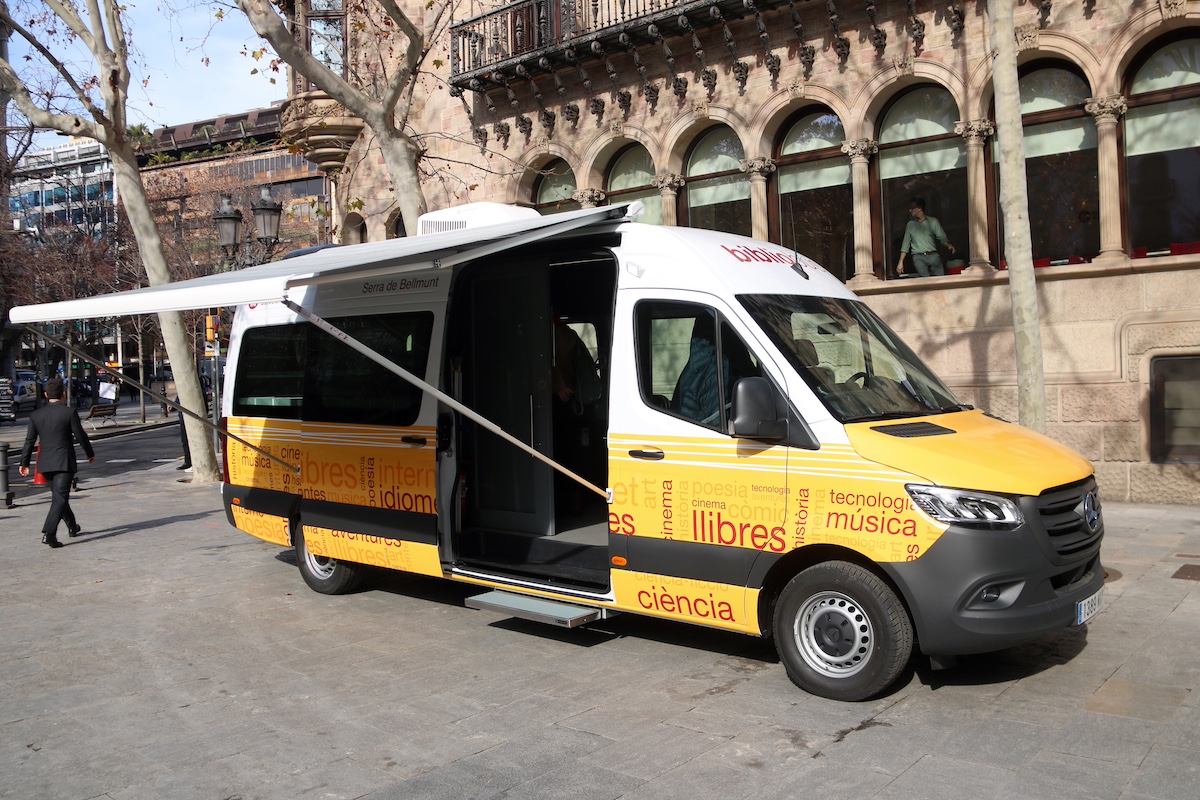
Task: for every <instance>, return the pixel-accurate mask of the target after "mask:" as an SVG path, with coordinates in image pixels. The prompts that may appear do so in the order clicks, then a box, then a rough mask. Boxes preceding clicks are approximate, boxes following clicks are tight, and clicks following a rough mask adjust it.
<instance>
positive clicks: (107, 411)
mask: <svg viewBox="0 0 1200 800" xmlns="http://www.w3.org/2000/svg"><path fill="white" fill-rule="evenodd" d="M97 420H99V422H97ZM83 421H84V422H88V423H91V426H92V430H96V429H97V428H99V427H100V425H103V424H104V423H106V422H110V421H111V422H112V423H113V424H114V425H116V424H117V404H116V403H99V404H97V405H94V406H92V407H91V408H89V409H88V413H87V416H86V417H84V418H83Z"/></svg>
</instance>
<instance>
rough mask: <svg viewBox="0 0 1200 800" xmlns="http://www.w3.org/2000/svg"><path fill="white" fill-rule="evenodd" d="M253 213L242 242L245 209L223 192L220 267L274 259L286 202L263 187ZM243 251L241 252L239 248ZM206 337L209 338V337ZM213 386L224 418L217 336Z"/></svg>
mask: <svg viewBox="0 0 1200 800" xmlns="http://www.w3.org/2000/svg"><path fill="white" fill-rule="evenodd" d="M250 213H251V214H252V215H253V217H254V229H253V231H251V230H249V229H247V231H246V239H245V241H244V242H243V241H242V212H241V210H240V209H237V208H234V206H233V198H232V197H231V196H230V195H228V194H223V195H221V207H220V208H218V209H217V210H216V211H214V212H213V215H212V220H213V222H214V223H215V224H216V226H217V241H218V242H219V243H220V245H221V264H220V266H219V269H236V268H241V267H249V266H253V265H255V264H261V263H265V262H267V261H270V260H271V255H272V254H273V253H274V251H275V246H276V245H278V244H279V220H280V217H281V216H282V214H283V204H282V203H279V202H277V201H276V200H275V199H274V198H272V197H271V187H270V186H263V187H261V188H260V190H259V196H258V199H257V200H255V201H254V202H253V203H251V204H250ZM256 239H257V240H258V244H259V248H258V250H260V251H261V253H262V258H261V260H260V259H259V258H258V252H256V249H255V246H254V242H255V240H256ZM239 249H240V250H241V251H242V252H241V253H240V254H239V252H238V250H239ZM206 338H208V337H207V336H206ZM210 374H211V378H212V387H213V398H212V399H213V421H214V422H216V421H217V420H218V419H219V418H220V408H221V378H222V375H221V343H220V341H219V339H216V338H215V337H214V341H213V348H212V371H211V373H210ZM214 445H215V448H216V449H217V450H218V451H219V450H220V447H221V442H220V438H219V437H217V436H216V435H215V434H214Z"/></svg>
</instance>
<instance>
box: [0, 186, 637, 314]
mask: <svg viewBox="0 0 1200 800" xmlns="http://www.w3.org/2000/svg"><path fill="white" fill-rule="evenodd" d="M641 211H642V204H641V203H640V202H639V201H633V202H630V203H617V204H614V205H611V206H601V207H599V208H588V209H583V210H580V211H568V212H564V213H561V214H552V215H548V216H544V217H542V216H538V217H532V218H528V219H520V220H516V221H512V222H503V223H500V224H496V225H487V226H485V227H481V228H467V229H465V230H456V231H451V232H448V233H441V234H430V235H428V236H418V237H412V238H404V239H388V240H386V241H382V242H370V243H367V244H359V245H352V246H349V247H333V248H328V249H325V250H321V251H319V252H315V253H309V254H308V255H303V256H299V257H297V258H291V259H286V260H280V261H273V262H271V263H269V264H260V265H258V266H254V267H246V268H245V269H240V270H235V271H232V272H220V273H216V274H214V275H206V276H204V277H201V278H193V279H192V280H187V281H179V282H177V283H168V284H165V285H162V286H151V287H147V288H142V289H131V290H129V291H126V292H115V293H112V294H104V295H97V296H95V297H85V298H81V299H78V300H63V301H60V302H57V303H41V304H38V305H27V306H16V307H14V308H12V309H11V310H10V311H9V319H10V320H11V321H12V322H16V323H22V322H26V323H28V322H49V321H52V320H62V319H90V318H93V317H112V316H125V315H130V314H153V313H157V312H160V311H184V310H188V309H194V308H212V307H220V306H238V305H246V304H249V303H266V302H270V301H273V300H276V301H277V300H282V299H283V298H284V297H285V296H286V295H287V292H288V290H289V289H291V288H293V287H299V286H307V285H311V284H317V283H329V282H334V281H351V280H359V279H362V278H366V277H376V278H377V277H380V276H383V275H390V274H397V273H401V272H408V271H412V270H418V269H427V268H428V267H429V266H430V263H431V262H432V264H433V266H434V267H446V266H451V265H453V264H455V263H460V262H462V261H468V260H471V259H472V258H477V257H481V256H484V255H487V254H490V253H495V252H501V251H503V250H508V249H512V248H514V247H519V246H521V245H523V244H527V243H529V242H532V241H540V240H545V239H549V238H552V237H555V236H561V235H565V234H568V233H571V232H574V231H578V230H580V229H583V228H592V229H599V228H609V227H612V226H615V225H616V224H618V223H620V222H622V221H627V220H630V219H632V218H635V217H637V216H639V215H640V214H641Z"/></svg>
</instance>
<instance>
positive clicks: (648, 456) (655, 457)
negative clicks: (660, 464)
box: [629, 450, 667, 461]
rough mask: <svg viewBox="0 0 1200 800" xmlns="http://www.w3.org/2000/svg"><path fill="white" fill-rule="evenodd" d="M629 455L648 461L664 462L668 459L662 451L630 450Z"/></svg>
mask: <svg viewBox="0 0 1200 800" xmlns="http://www.w3.org/2000/svg"><path fill="white" fill-rule="evenodd" d="M629 455H631V456H633V457H634V458H641V459H644V460H646V461H662V460H663V459H664V458H666V457H667V454H666V453H664V452H663V451H662V450H630V451H629Z"/></svg>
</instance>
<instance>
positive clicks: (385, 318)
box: [304, 311, 433, 425]
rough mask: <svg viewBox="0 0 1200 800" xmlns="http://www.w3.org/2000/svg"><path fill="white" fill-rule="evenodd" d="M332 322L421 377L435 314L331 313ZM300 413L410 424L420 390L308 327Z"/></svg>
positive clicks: (371, 422) (320, 418) (314, 418)
mask: <svg viewBox="0 0 1200 800" xmlns="http://www.w3.org/2000/svg"><path fill="white" fill-rule="evenodd" d="M329 322H330V324H332V325H334V326H335V327H337V328H339V329H341V330H343V331H345V332H346V333H348V334H349V335H350V336H352V337H354V338H355V339H357V340H358V341H360V342H362V343H363V344H365V345H366V346H367V347H370V348H371V349H372V350H374V351H376V352H377V353H379V354H380V355H382V356H384V357H385V358H387V359H390V360H391V361H393V362H394V363H396V364H398V365H399V366H401V367H403V368H404V369H406V370H408V371H409V372H411V373H413V374H414V375H416V376H417V377H419V378H424V377H425V367H426V364H427V362H428V360H429V339H430V335H431V333H432V331H433V314H432V313H431V312H428V311H423V312H419V313H413V314H385V315H381V316H373V317H346V318H342V319H330V320H329ZM311 330H312V332H311V333H310V337H311V338H310V340H309V351H310V352H309V375H310V379H309V383H308V385H307V387H306V388H307V391H306V393H305V395H304V419H306V420H312V421H314V422H348V423H356V424H359V425H412V424H413V423H414V422H416V421H417V415H418V414H419V413H420V410H421V395H422V392H421V390H420V389H418V388H417V387H415V386H413V385H412V384H411V383H409V382H408V381H406V380H404V379H403V378H401V377H400V376H398V375H396V374H394V373H393V372H391V371H390V370H387V369H384V368H383V367H382V366H380V365H379V364H376V363H375V362H374V361H372V360H371V359H369V358H367V357H366V356H364V355H362V354H361V353H359V352H358V351H357V350H354V349H352V348H351V347H350V346H349V345H346V344H344V343H342V342H341V341H339V340H337V339H335V338H333V337H332V336H330V335H328V334H326V333H323V332H321V331H319V330H317V329H316V328H312V329H311Z"/></svg>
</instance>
